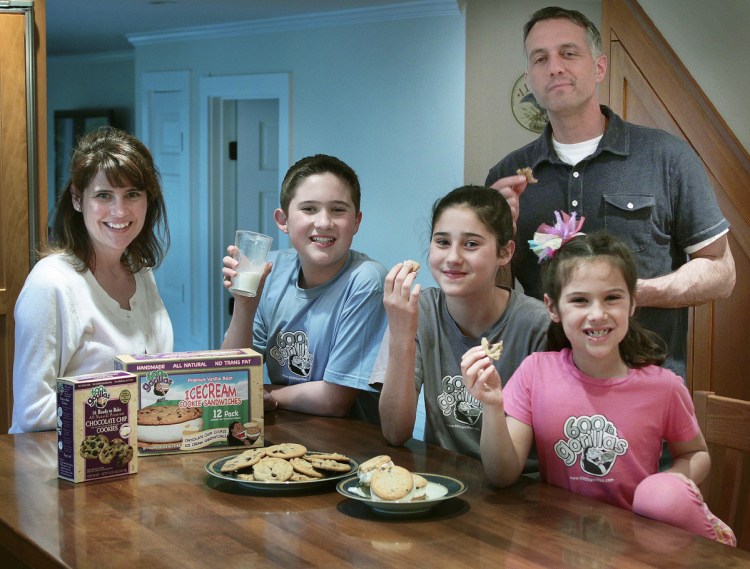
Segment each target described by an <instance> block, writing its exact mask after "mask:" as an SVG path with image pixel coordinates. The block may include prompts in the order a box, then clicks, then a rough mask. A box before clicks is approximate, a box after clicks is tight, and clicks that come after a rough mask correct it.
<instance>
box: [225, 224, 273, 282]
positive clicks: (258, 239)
mask: <svg viewBox="0 0 750 569" xmlns="http://www.w3.org/2000/svg"><path fill="white" fill-rule="evenodd" d="M272 241H273V239H272V238H271V237H269V236H268V235H263V234H262V233H255V232H254V231H245V230H244V229H238V230H237V231H236V232H235V235H234V245H235V246H236V247H237V249H238V251H236V252H235V257H234V258H235V259H236V260H237V261H239V263H240V264H239V265H237V276H235V277H233V278H232V286H231V287H230V288H229V290H230V291H231V292H233V293H234V294H241V295H243V296H255V295H256V294H257V293H258V284H259V283H260V277H261V276H262V275H263V268H264V267H265V265H266V258H267V257H268V250H269V249H270V248H271V242H272Z"/></svg>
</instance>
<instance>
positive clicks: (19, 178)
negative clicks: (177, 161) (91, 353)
mask: <svg viewBox="0 0 750 569" xmlns="http://www.w3.org/2000/svg"><path fill="white" fill-rule="evenodd" d="M44 13H45V2H44V0H35V1H34V2H29V1H15V0H10V1H9V2H5V3H0V46H2V48H0V432H3V433H4V432H7V431H8V428H9V427H10V419H11V412H12V409H13V345H14V321H13V308H14V306H15V304H16V298H17V297H18V293H19V292H20V291H21V287H22V286H23V283H24V280H25V279H26V275H27V274H28V273H29V271H30V270H31V266H32V264H33V261H34V258H35V255H34V251H35V249H36V248H38V246H39V244H40V243H41V242H42V239H43V238H44V236H45V235H46V228H47V207H46V203H47V189H46V188H47V183H46V180H47V173H46V172H47V160H46V156H47V143H46V140H47V120H46V116H47V115H46V101H47V96H46V80H45V76H46V65H45V60H46V52H45V35H46V29H45V23H44V22H45V18H44ZM38 204H44V205H43V206H42V207H38Z"/></svg>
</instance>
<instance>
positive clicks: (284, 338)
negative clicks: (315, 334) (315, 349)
mask: <svg viewBox="0 0 750 569" xmlns="http://www.w3.org/2000/svg"><path fill="white" fill-rule="evenodd" d="M269 353H270V354H271V357H273V358H274V359H275V360H276V361H277V362H279V365H280V366H282V367H283V366H284V365H286V366H288V367H289V371H291V372H293V373H294V374H296V375H298V376H300V377H308V376H309V375H310V370H311V369H312V364H313V355H312V354H311V353H310V352H309V351H308V344H307V334H305V333H304V332H301V331H297V332H281V333H279V334H278V336H276V345H275V346H274V347H273V348H271V350H270V352H269Z"/></svg>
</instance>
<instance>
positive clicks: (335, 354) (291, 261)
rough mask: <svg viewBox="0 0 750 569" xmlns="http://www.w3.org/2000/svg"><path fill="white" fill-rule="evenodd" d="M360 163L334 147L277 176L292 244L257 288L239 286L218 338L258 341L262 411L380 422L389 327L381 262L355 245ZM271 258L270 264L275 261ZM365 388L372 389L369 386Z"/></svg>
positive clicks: (228, 266)
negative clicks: (378, 384)
mask: <svg viewBox="0 0 750 569" xmlns="http://www.w3.org/2000/svg"><path fill="white" fill-rule="evenodd" d="M359 206H360V186H359V180H358V178H357V175H356V173H355V172H354V170H352V169H351V168H350V167H349V166H348V165H347V164H345V163H344V162H342V161H341V160H339V159H338V158H335V157H333V156H327V155H323V154H318V155H315V156H308V157H306V158H303V159H301V160H300V161H298V162H297V163H296V164H294V165H293V166H292V167H291V168H290V169H289V171H288V172H287V173H286V176H285V177H284V181H283V183H282V185H281V207H280V208H279V209H277V210H276V211H275V212H274V219H275V221H276V225H277V226H278V227H279V229H280V230H281V231H283V232H284V233H286V234H287V235H289V239H290V240H291V242H292V246H293V247H294V248H293V249H286V250H281V251H273V252H271V254H270V255H269V263H267V264H266V270H265V272H264V275H263V278H262V279H261V284H260V287H259V292H258V296H256V297H245V296H240V295H235V302H234V311H233V314H232V320H231V322H230V324H229V329H228V330H227V333H226V336H225V338H224V343H223V344H222V348H238V347H247V346H251V345H252V346H253V347H254V349H256V350H257V351H259V352H260V353H262V354H263V355H264V358H265V361H266V366H267V371H268V376H269V378H270V380H271V384H270V385H265V386H264V389H265V393H264V406H265V409H266V411H273V410H276V409H289V410H292V411H300V412H303V413H310V414H313V415H326V416H334V417H341V416H346V415H347V414H348V413H349V412H350V409H351V408H352V406H353V405H354V403H355V400H357V398H358V396H360V395H361V396H362V397H360V399H361V401H359V405H358V407H360V409H358V410H357V411H356V412H353V414H355V415H357V416H359V417H360V418H367V419H369V420H375V422H377V411H376V410H377V404H375V405H374V407H372V408H373V409H374V410H375V412H374V413H367V412H366V411H363V410H362V409H361V407H364V406H367V404H368V400H369V404H370V405H372V398H373V397H374V394H372V393H371V391H372V390H371V389H370V388H369V387H368V379H369V377H370V371H371V368H372V365H373V363H374V361H375V356H376V355H377V351H378V347H379V346H380V342H381V340H382V338H383V333H384V331H385V325H386V318H385V311H384V309H383V281H384V279H385V273H386V271H385V268H384V267H383V266H382V265H381V264H380V263H377V262H375V261H373V260H372V259H370V258H369V257H367V256H366V255H364V254H362V253H359V252H357V251H353V250H351V249H350V247H351V244H352V239H353V238H354V235H355V234H356V233H357V230H358V229H359V224H360V222H361V221H362V212H361V211H360V209H359ZM227 251H228V253H229V256H227V257H225V258H224V269H223V273H224V286H226V287H227V288H229V286H230V281H231V278H232V276H234V275H235V274H236V272H235V270H234V269H235V267H236V266H237V261H235V260H234V259H233V258H232V256H231V255H232V253H233V251H234V246H230V247H229V248H228V249H227ZM272 267H273V272H271V268H272ZM363 391H367V392H370V393H363Z"/></svg>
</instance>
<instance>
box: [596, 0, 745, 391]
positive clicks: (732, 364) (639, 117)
mask: <svg viewBox="0 0 750 569" xmlns="http://www.w3.org/2000/svg"><path fill="white" fill-rule="evenodd" d="M601 32H602V41H603V44H604V53H606V54H607V55H608V56H609V74H610V75H609V83H608V84H606V85H603V86H602V93H601V94H602V100H603V101H608V103H609V105H610V106H611V107H612V109H613V110H614V111H615V112H617V113H618V114H620V115H621V116H622V117H624V118H625V119H627V120H629V121H631V122H634V123H639V124H644V125H647V126H654V127H657V128H661V129H664V130H666V131H668V132H671V133H672V134H675V135H676V136H679V137H681V138H683V139H685V140H686V141H687V142H688V143H689V144H690V145H691V146H692V147H693V149H694V150H695V151H696V153H697V154H698V156H699V157H700V158H701V160H702V161H703V164H704V166H705V168H706V172H707V173H708V178H709V182H710V183H711V185H712V186H713V189H714V192H715V194H716V198H717V200H718V203H719V206H720V207H721V210H722V212H723V213H724V216H725V217H726V218H727V219H728V220H729V223H730V224H731V226H732V227H731V229H730V232H729V246H730V247H731V249H732V254H733V256H734V260H735V264H736V267H737V284H736V286H735V289H734V292H733V293H732V295H731V296H730V297H729V298H728V299H726V300H718V301H716V302H712V303H709V304H706V305H703V306H699V307H696V308H694V309H692V310H691V327H690V335H689V347H690V360H689V362H688V374H687V375H688V377H687V380H688V386H689V387H690V388H691V390H694V391H698V390H705V391H713V392H715V393H716V394H717V395H723V396H725V397H733V398H736V399H744V400H750V381H748V380H747V370H748V369H750V350H748V349H747V328H746V326H747V322H748V321H750V288H749V287H748V286H747V282H748V279H749V278H750V156H748V153H747V151H746V150H745V149H744V147H743V146H742V145H741V144H740V143H739V141H738V140H737V138H736V137H735V136H734V134H733V133H732V131H731V130H730V129H729V128H728V127H727V125H726V123H725V122H724V120H723V119H722V118H721V116H720V115H719V113H718V112H717V111H716V109H715V108H714V107H713V105H712V104H711V102H710V101H709V100H708V98H707V97H706V95H705V94H704V93H703V91H702V90H701V88H700V87H699V86H698V84H697V83H696V82H695V80H694V79H693V78H692V76H691V75H690V74H689V73H688V71H687V69H685V67H684V65H683V64H682V63H681V62H680V60H679V59H678V58H677V56H676V55H675V54H674V52H673V51H672V50H671V48H670V47H669V45H668V44H667V42H666V41H665V40H664V38H663V37H662V36H661V34H660V33H659V31H658V30H657V29H656V28H655V27H654V25H653V23H652V22H651V20H650V19H649V18H648V16H647V15H646V14H645V12H644V11H643V9H642V8H641V7H640V6H639V5H638V3H637V2H636V1H635V0H603V1H602V28H601Z"/></svg>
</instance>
